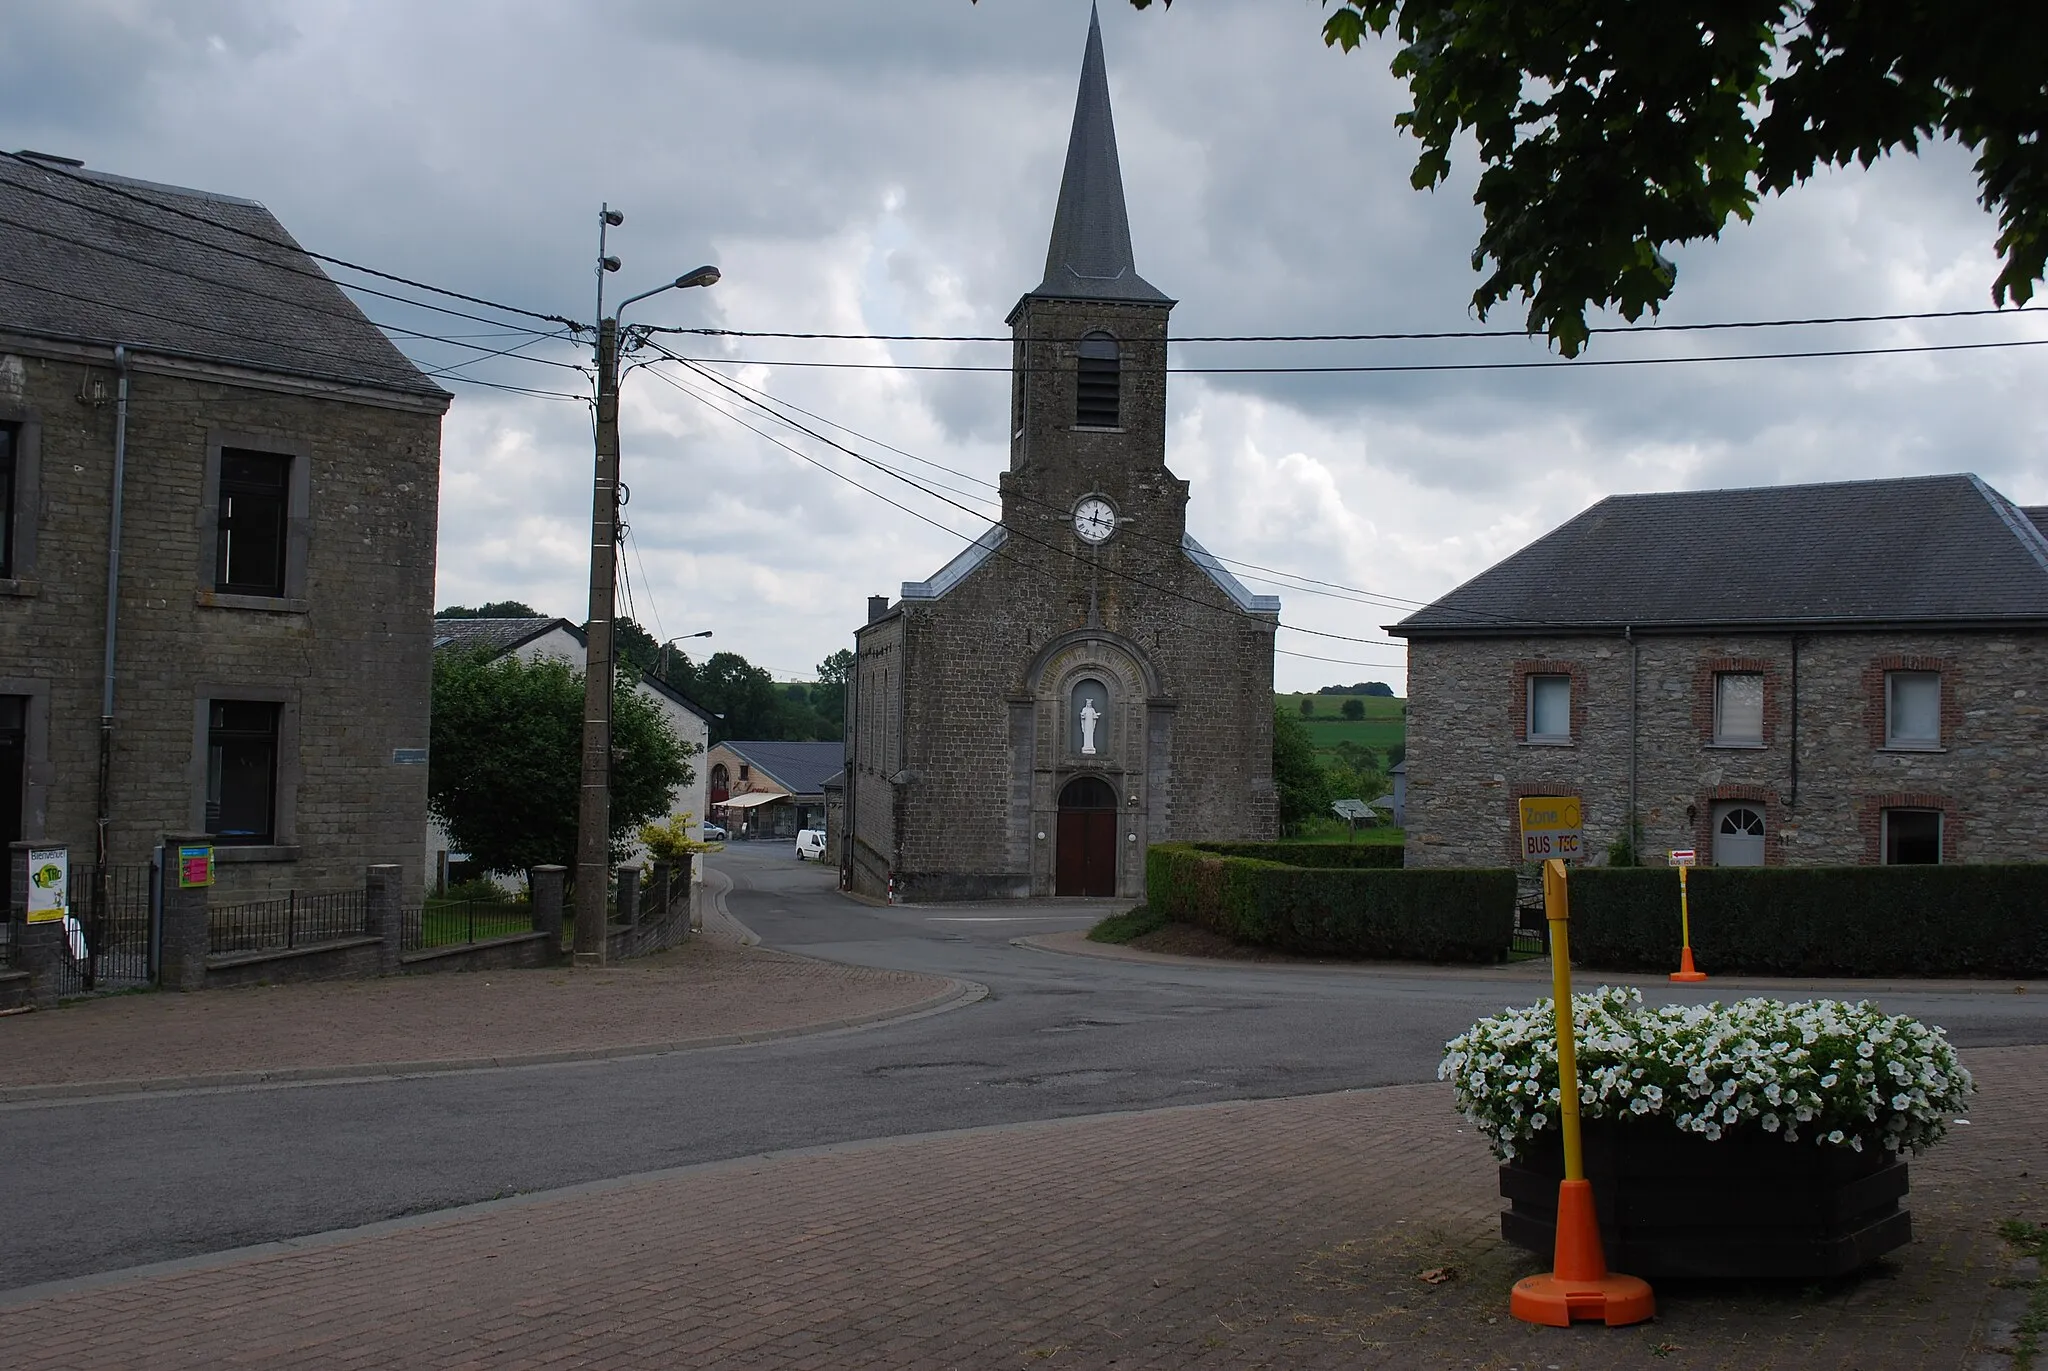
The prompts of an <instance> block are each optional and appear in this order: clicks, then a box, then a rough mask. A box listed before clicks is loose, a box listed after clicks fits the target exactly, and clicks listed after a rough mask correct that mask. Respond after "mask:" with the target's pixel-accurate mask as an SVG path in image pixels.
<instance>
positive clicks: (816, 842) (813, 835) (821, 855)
mask: <svg viewBox="0 0 2048 1371" xmlns="http://www.w3.org/2000/svg"><path fill="white" fill-rule="evenodd" d="M796 859H797V860H798V861H800V862H801V861H804V860H806V859H809V860H813V861H820V862H822V861H824V860H825V830H824V829H822V828H806V829H803V830H801V831H800V832H798V834H797V835H796Z"/></svg>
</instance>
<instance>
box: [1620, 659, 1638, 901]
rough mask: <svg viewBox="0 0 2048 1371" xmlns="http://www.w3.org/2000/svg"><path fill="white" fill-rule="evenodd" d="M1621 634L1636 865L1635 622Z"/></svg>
mask: <svg viewBox="0 0 2048 1371" xmlns="http://www.w3.org/2000/svg"><path fill="white" fill-rule="evenodd" d="M1621 636H1622V637H1623V638H1625V639H1626V640H1627V641H1628V846H1629V850H1630V851H1631V852H1633V853H1635V858H1636V865H1637V866H1641V865H1642V864H1643V854H1642V846H1643V838H1642V832H1641V819H1640V815H1641V813H1642V811H1641V810H1639V809H1637V808H1636V694H1637V689H1636V655H1637V654H1636V634H1635V626H1634V625H1633V624H1624V625H1623V626H1622V630H1621Z"/></svg>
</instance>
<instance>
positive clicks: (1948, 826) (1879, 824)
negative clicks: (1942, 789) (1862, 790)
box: [1856, 790, 1963, 866]
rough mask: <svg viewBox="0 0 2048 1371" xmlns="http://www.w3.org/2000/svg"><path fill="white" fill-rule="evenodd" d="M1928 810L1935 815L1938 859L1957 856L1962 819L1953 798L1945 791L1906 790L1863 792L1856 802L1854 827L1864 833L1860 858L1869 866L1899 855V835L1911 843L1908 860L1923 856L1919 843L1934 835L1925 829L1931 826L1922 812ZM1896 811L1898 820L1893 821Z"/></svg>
mask: <svg viewBox="0 0 2048 1371" xmlns="http://www.w3.org/2000/svg"><path fill="white" fill-rule="evenodd" d="M1930 814H1931V815H1934V816H1937V819H1938V825H1939V827H1938V830H1937V832H1938V838H1939V848H1940V858H1941V860H1942V861H1943V862H1953V861H1957V860H1959V858H1958V857H1957V855H1956V854H1957V851H1958V849H1959V847H1960V845H1961V843H1962V838H1963V820H1962V816H1961V814H1960V813H1959V812H1958V811H1957V808H1956V802H1955V801H1954V800H1953V799H1951V798H1950V797H1948V796H1946V795H1935V794H1929V793H1926V792H1923V791H1907V790H1895V791H1887V792H1886V793H1884V794H1881V795H1869V796H1865V797H1864V799H1863V800H1862V801H1861V802H1859V803H1858V804H1857V806H1856V827H1857V829H1858V830H1860V831H1861V833H1862V835H1863V860H1864V861H1865V862H1866V863H1867V864H1869V865H1871V866H1884V865H1888V864H1891V863H1892V862H1893V861H1894V859H1895V858H1896V857H1899V856H1900V855H1901V854H1900V853H1899V852H1898V850H1897V846H1898V840H1900V839H1906V840H1907V841H1908V842H1909V844H1910V846H1909V848H1908V851H1907V852H1906V854H1904V855H1905V858H1906V860H1907V862H1908V863H1909V864H1910V863H1912V862H1916V861H1924V860H1926V857H1925V848H1924V846H1921V844H1923V843H1924V842H1925V840H1926V839H1927V838H1929V837H1934V836H1936V834H1933V833H1929V832H1928V828H1929V827H1930V826H1929V825H1927V823H1926V819H1925V817H1924V816H1927V815H1930ZM1895 815H1896V816H1898V819H1899V820H1900V822H1898V823H1894V822H1893V816H1895Z"/></svg>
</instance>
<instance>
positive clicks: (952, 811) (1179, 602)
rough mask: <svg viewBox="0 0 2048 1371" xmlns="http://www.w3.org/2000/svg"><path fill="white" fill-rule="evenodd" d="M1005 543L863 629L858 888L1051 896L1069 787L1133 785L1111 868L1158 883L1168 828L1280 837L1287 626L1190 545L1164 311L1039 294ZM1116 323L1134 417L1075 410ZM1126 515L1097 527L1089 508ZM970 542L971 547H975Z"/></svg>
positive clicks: (1126, 890)
mask: <svg viewBox="0 0 2048 1371" xmlns="http://www.w3.org/2000/svg"><path fill="white" fill-rule="evenodd" d="M1012 322H1013V324H1014V326H1015V328H1016V331H1017V335H1018V344H1017V353H1016V356H1017V361H1016V367H1017V369H1016V377H1015V382H1014V386H1015V399H1014V404H1015V414H1016V416H1017V424H1016V432H1015V436H1014V438H1013V440H1012V444H1011V465H1010V470H1009V471H1008V472H1007V473H1005V474H1004V477H1003V481H1002V493H1003V523H1002V526H1001V536H1002V541H1001V544H1000V546H996V547H994V548H993V550H992V551H988V552H987V553H986V554H985V555H982V556H981V557H980V560H979V561H978V563H976V564H975V565H974V566H973V567H972V569H971V570H968V571H967V572H966V574H965V575H964V577H963V578H962V579H960V580H959V581H958V583H957V584H952V585H950V586H947V587H945V588H943V590H942V591H940V592H939V593H936V594H934V593H929V591H930V589H931V588H930V586H929V583H928V584H927V586H926V587H924V588H920V587H917V586H911V587H906V591H907V593H906V596H905V598H904V599H903V600H902V601H901V602H899V603H898V604H896V605H894V606H893V607H889V608H887V609H884V610H883V611H882V612H881V613H880V614H879V615H878V617H877V618H876V619H875V621H874V622H872V623H870V624H869V625H868V626H866V627H865V628H863V629H862V630H861V631H860V632H859V634H858V635H857V636H856V653H857V665H856V672H855V677H854V690H853V700H852V702H851V703H850V707H849V719H850V720H851V732H852V739H853V741H852V747H851V752H852V757H851V764H850V770H849V776H850V778H851V783H850V785H849V806H850V808H851V810H852V819H851V821H850V827H851V828H852V833H853V842H852V844H851V846H852V849H853V851H852V853H851V862H852V866H853V882H854V886H855V888H856V889H859V890H862V891H866V892H869V893H882V892H884V891H886V889H887V887H888V881H889V877H890V875H891V873H893V874H894V876H895V882H896V891H897V894H898V895H899V896H900V897H902V898H906V899H931V900H938V899H973V898H996V897H1011V896H1029V895H1047V894H1052V893H1054V892H1055V890H1056V888H1057V879H1056V875H1057V864H1058V853H1057V846H1058V843H1057V833H1058V828H1059V824H1058V818H1059V811H1060V794H1061V791H1062V790H1063V789H1064V788H1065V786H1066V785H1067V783H1068V782H1069V781H1071V780H1073V779H1074V778H1076V777H1079V776H1084V775H1085V776H1095V777H1099V778H1101V779H1102V780H1103V781H1105V782H1106V783H1107V784H1108V785H1109V786H1110V788H1111V790H1112V791H1113V792H1114V793H1115V796H1116V801H1117V807H1118V811H1119V814H1120V815H1121V818H1120V820H1119V821H1118V825H1117V862H1116V877H1115V890H1116V893H1117V894H1118V895H1121V896H1125V897H1130V898H1137V897H1140V896H1142V895H1143V893H1144V882H1145V871H1144V865H1145V864H1144V854H1145V850H1146V848H1147V846H1148V845H1149V844H1151V843H1155V842H1171V841H1183V840H1186V839H1192V838H1258V837H1267V836H1270V835H1271V834H1272V833H1273V832H1274V830H1275V826H1276V823H1277V814H1278V807H1277V801H1276V797H1275V795H1274V792H1273V780H1272V727H1273V724H1272V709H1273V704H1272V700H1273V695H1272V692H1273V632H1274V626H1275V623H1276V621H1277V619H1278V617H1279V616H1278V609H1277V605H1275V606H1273V607H1272V608H1264V607H1261V608H1259V609H1258V610H1256V611H1254V610H1252V609H1249V608H1247V606H1246V604H1245V603H1244V602H1243V600H1242V599H1240V598H1239V597H1240V595H1241V593H1242V588H1241V587H1238V588H1235V589H1236V592H1237V593H1233V588H1232V587H1231V586H1230V585H1227V584H1226V583H1225V581H1223V580H1219V578H1218V576H1217V575H1215V574H1212V572H1210V571H1208V570H1205V569H1204V568H1203V566H1202V565H1200V564H1199V563H1197V562H1196V561H1195V560H1194V558H1193V557H1192V556H1191V555H1190V554H1189V553H1188V551H1187V550H1186V549H1185V548H1184V547H1183V545H1182V535H1183V533H1184V531H1185V528H1186V508H1187V489H1188V488H1187V483H1186V482H1185V481H1182V480H1180V479H1179V478H1178V477H1176V476H1174V474H1173V473H1172V472H1171V471H1169V470H1167V468H1166V462H1165V445H1166V443H1165V406H1166V388H1165V382H1166V374H1165V355H1166V347H1165V331H1166V310H1165V309H1164V308H1160V307H1156V306H1148V305H1129V304H1120V303H1106V302H1084V301H1067V300H1040V299H1033V298H1027V299H1026V300H1025V302H1024V303H1023V304H1022V305H1020V306H1019V308H1018V312H1017V314H1016V315H1014V316H1013V319H1012ZM1097 330H1102V331H1107V332H1110V333H1112V334H1113V335H1114V336H1115V337H1116V338H1117V341H1118V344H1119V346H1120V349H1121V351H1122V357H1121V364H1122V373H1121V406H1122V411H1123V424H1122V426H1121V427H1119V428H1116V429H1091V428H1083V427H1079V426H1077V425H1076V424H1075V423H1074V418H1075V405H1076V400H1075V392H1076V385H1077V382H1076V353H1077V348H1076V344H1075V341H1074V340H1076V339H1079V338H1081V337H1083V336H1085V335H1087V334H1089V333H1091V332H1094V331H1097ZM1086 496H1096V497H1100V498H1104V499H1107V500H1108V501H1109V502H1110V503H1111V504H1112V505H1113V506H1114V507H1115V509H1116V511H1117V514H1118V517H1119V519H1120V520H1122V521H1127V522H1126V523H1123V524H1121V525H1120V526H1119V528H1118V530H1117V532H1116V533H1115V534H1113V535H1112V536H1111V537H1109V538H1108V540H1107V541H1105V542H1103V543H1101V544H1100V545H1099V546H1091V545H1089V544H1088V543H1086V542H1085V541H1083V540H1082V539H1081V538H1080V537H1079V536H1078V535H1077V533H1076V532H1075V528H1074V522H1073V513H1072V511H1073V508H1074V506H1075V505H1076V504H1077V503H1078V502H1079V501H1080V500H1081V499H1082V498H1083V497H1086ZM968 555H969V556H970V557H971V556H973V555H974V554H973V553H972V552H970V554H968ZM1084 680H1087V681H1094V682H1099V683H1100V684H1101V685H1102V686H1104V687H1105V688H1106V693H1107V697H1108V702H1107V708H1106V710H1105V715H1106V717H1105V718H1104V720H1103V721H1102V723H1101V724H1100V726H1099V727H1100V729H1101V746H1100V748H1099V750H1098V752H1097V754H1096V755H1094V756H1092V757H1091V756H1084V755H1082V754H1081V752H1080V750H1079V748H1078V746H1077V745H1076V736H1077V735H1076V724H1075V720H1074V718H1073V710H1074V708H1075V706H1074V703H1073V701H1074V698H1075V697H1074V689H1075V687H1076V685H1077V684H1078V683H1079V682H1081V681H1084Z"/></svg>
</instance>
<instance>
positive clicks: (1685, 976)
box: [1671, 944, 1707, 981]
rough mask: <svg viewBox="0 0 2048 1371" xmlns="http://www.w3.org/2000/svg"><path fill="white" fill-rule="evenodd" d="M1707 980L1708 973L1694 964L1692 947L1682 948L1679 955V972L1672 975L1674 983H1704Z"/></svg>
mask: <svg viewBox="0 0 2048 1371" xmlns="http://www.w3.org/2000/svg"><path fill="white" fill-rule="evenodd" d="M1706 978H1707V973H1706V972H1704V971H1702V970H1700V969H1699V968H1698V967H1696V966H1694V965H1693V964H1692V947H1691V945H1690V944H1688V945H1687V946H1685V947H1684V948H1681V949H1680V950H1679V953H1678V970H1676V971H1674V972H1672V973H1671V979H1672V980H1674V981H1704V980H1705V979H1706Z"/></svg>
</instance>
